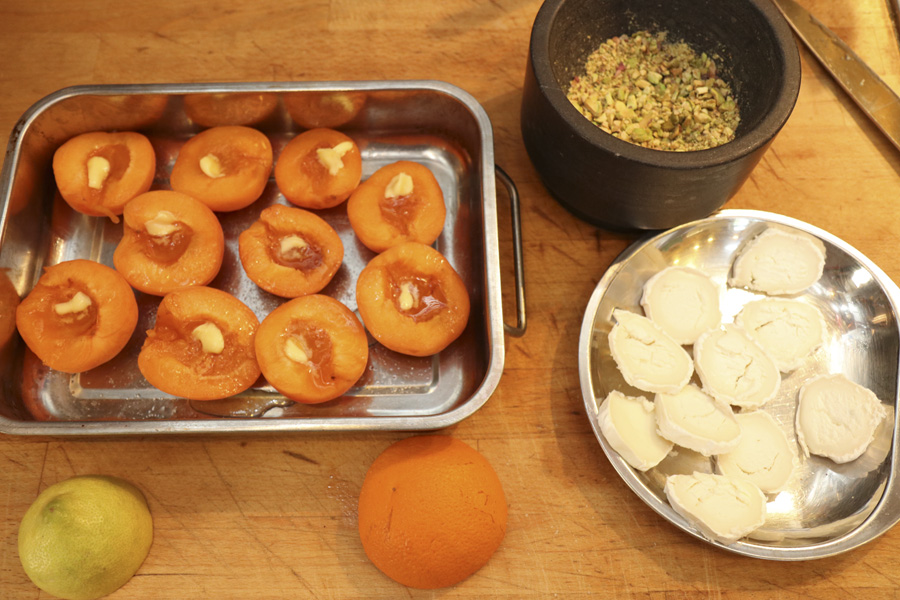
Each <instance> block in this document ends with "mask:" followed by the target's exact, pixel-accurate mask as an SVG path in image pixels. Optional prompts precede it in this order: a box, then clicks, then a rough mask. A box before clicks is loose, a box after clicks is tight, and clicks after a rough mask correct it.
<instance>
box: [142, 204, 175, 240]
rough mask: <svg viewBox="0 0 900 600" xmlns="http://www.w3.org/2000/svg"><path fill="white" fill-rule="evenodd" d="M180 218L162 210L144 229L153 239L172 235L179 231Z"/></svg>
mask: <svg viewBox="0 0 900 600" xmlns="http://www.w3.org/2000/svg"><path fill="white" fill-rule="evenodd" d="M177 221H178V217H176V216H175V215H174V214H173V213H172V212H170V211H168V210H161V211H159V212H157V213H156V216H155V217H153V218H152V219H150V220H149V221H147V222H145V223H144V229H146V230H147V233H148V234H150V235H151V236H153V237H164V236H167V235H171V234H172V233H174V232H175V230H176V229H178V225H176V223H177Z"/></svg>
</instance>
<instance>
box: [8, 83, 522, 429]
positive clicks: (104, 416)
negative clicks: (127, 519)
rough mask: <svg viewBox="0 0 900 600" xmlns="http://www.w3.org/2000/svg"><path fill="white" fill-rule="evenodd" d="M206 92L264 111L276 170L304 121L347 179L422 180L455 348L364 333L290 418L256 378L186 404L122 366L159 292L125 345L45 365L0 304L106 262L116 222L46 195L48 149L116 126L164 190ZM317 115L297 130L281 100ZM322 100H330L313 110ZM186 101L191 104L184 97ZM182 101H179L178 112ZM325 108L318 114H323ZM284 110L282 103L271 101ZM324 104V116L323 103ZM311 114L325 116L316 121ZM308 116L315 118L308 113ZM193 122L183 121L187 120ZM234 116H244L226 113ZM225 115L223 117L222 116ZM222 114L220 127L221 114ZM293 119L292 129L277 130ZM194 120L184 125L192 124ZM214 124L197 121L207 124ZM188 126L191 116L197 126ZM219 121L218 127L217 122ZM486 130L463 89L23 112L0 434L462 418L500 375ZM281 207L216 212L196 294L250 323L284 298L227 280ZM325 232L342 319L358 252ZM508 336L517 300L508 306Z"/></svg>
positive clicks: (263, 126) (345, 231)
mask: <svg viewBox="0 0 900 600" xmlns="http://www.w3.org/2000/svg"><path fill="white" fill-rule="evenodd" d="M200 95H213V96H212V97H213V98H214V99H219V100H223V99H224V100H227V101H229V102H231V104H230V106H232V107H234V106H237V107H239V108H240V107H242V106H244V104H242V103H245V104H246V105H247V106H250V107H252V106H255V105H258V104H259V103H258V102H257V101H258V100H259V99H261V98H266V99H268V100H272V101H273V102H272V105H273V108H272V110H271V112H269V113H268V115H267V116H265V117H264V118H262V120H259V121H257V122H255V123H253V124H252V125H251V126H253V127H255V128H257V129H259V130H260V131H262V132H263V133H265V134H266V135H267V136H268V137H269V139H270V140H271V141H272V145H273V149H274V151H275V160H276V162H277V159H278V154H279V152H280V150H281V149H282V148H283V147H284V145H285V144H286V143H287V142H288V141H289V140H290V139H291V138H292V137H293V136H294V135H296V134H297V133H298V132H300V131H302V130H304V129H305V128H309V127H314V126H328V127H334V128H337V129H340V130H341V131H343V132H345V133H346V134H348V135H349V136H351V137H352V138H353V139H354V140H355V141H356V142H357V144H358V145H359V147H360V150H361V153H362V160H363V179H365V178H366V177H368V176H369V175H371V174H372V172H374V171H375V170H376V169H378V168H379V167H381V166H383V165H385V164H388V163H391V162H394V161H397V160H413V161H416V162H420V163H423V164H425V165H426V166H428V167H429V168H430V169H431V171H432V172H433V173H434V174H435V176H436V177H437V180H438V182H439V183H440V186H441V189H442V190H443V193H444V197H445V202H446V204H447V220H446V224H445V226H444V230H443V232H442V234H441V236H440V237H439V238H438V240H437V241H436V242H435V247H436V248H437V249H438V250H439V251H441V252H442V253H443V254H444V255H445V256H446V257H447V258H448V260H449V261H450V263H451V264H452V265H453V266H454V268H455V269H456V270H457V271H458V272H459V273H460V275H461V276H462V278H463V280H464V281H465V283H466V286H467V289H468V291H469V295H470V298H471V301H472V302H471V304H472V310H471V316H470V319H469V323H468V326H467V328H466V330H465V331H464V332H463V334H462V336H461V337H460V338H459V339H458V340H456V341H455V342H454V343H453V344H451V345H450V346H449V347H448V348H447V349H446V350H444V351H442V352H441V353H439V354H438V355H435V356H434V357H426V358H416V357H409V356H404V355H401V354H397V353H394V352H392V351H390V350H387V349H386V348H384V347H382V346H381V345H380V344H377V343H376V342H374V340H373V339H372V338H371V336H370V338H369V339H370V346H369V350H370V356H369V364H368V366H367V369H366V372H365V373H364V374H363V376H362V378H361V379H360V380H359V382H358V383H357V384H356V386H355V387H353V388H352V389H351V390H350V391H349V392H348V393H347V394H346V395H344V396H343V397H341V398H338V399H336V400H333V401H331V402H328V403H325V404H321V405H316V406H307V405H303V404H296V403H294V402H291V401H289V400H287V399H285V398H284V397H283V396H281V395H280V394H278V393H277V392H276V391H275V390H274V389H273V388H272V387H271V386H269V385H268V384H267V382H265V380H264V379H262V378H261V379H260V381H258V382H257V384H256V385H255V386H253V387H252V388H250V389H249V390H248V391H246V392H244V393H242V394H240V395H238V396H235V397H232V398H228V399H225V400H217V401H207V402H196V401H189V400H186V399H183V398H176V397H173V396H169V395H167V394H164V393H163V392H160V391H159V390H157V389H155V388H153V387H152V386H150V385H149V384H148V383H147V381H146V380H145V379H144V378H143V376H141V374H140V371H139V370H138V368H137V354H138V352H139V350H140V347H141V345H142V343H143V340H144V337H145V332H146V330H147V329H150V328H151V327H152V326H153V323H154V322H155V314H156V308H157V306H158V303H159V300H160V299H159V298H158V297H154V296H149V295H145V294H142V293H139V292H138V293H137V300H138V306H139V310H140V318H139V322H138V326H137V328H136V330H135V333H134V335H133V336H132V338H131V340H130V342H129V344H128V345H127V346H126V348H125V349H124V350H123V351H122V352H121V353H120V354H119V355H118V356H117V357H116V358H114V359H113V360H111V361H110V362H108V363H106V364H105V365H101V366H99V367H97V368H95V369H93V370H91V371H88V372H85V373H82V374H79V375H67V374H64V373H60V372H57V371H53V370H51V369H48V368H47V367H45V366H44V365H43V364H42V363H41V362H40V360H38V359H37V358H36V357H35V356H34V355H33V354H32V353H31V351H30V350H28V349H27V348H26V347H25V344H24V343H23V342H22V340H21V338H20V337H19V336H18V334H17V333H16V332H15V318H14V315H15V306H16V304H17V303H18V300H19V298H21V297H24V296H25V295H26V294H27V293H28V292H29V290H30V289H31V288H32V286H33V285H34V283H35V282H36V281H37V279H38V277H39V276H40V274H41V272H42V269H43V268H44V267H45V266H49V265H53V264H56V263H59V262H62V261H66V260H71V259H76V258H88V259H92V260H96V261H99V262H102V263H104V264H107V265H109V266H112V254H113V251H114V250H115V247H116V244H117V243H118V241H119V240H120V238H121V235H122V233H121V232H122V229H121V228H122V225H121V224H115V223H113V222H112V221H111V220H110V219H107V218H98V217H88V216H85V215H82V214H80V213H77V212H75V211H73V210H72V209H70V208H69V207H68V205H67V204H66V203H65V202H64V201H62V199H61V198H59V196H58V193H57V191H56V186H55V183H54V179H53V173H52V169H51V167H50V165H51V160H52V156H53V152H54V151H55V150H56V148H58V147H59V145H60V144H62V143H63V142H65V141H66V140H67V139H69V138H71V137H72V136H74V135H77V134H80V133H83V132H87V131H95V130H133V131H140V132H142V133H144V134H145V135H147V136H148V137H149V138H150V140H151V142H152V143H153V145H154V148H155V150H156V154H157V173H156V179H155V181H154V184H153V188H152V189H168V175H169V173H170V171H171V168H172V165H173V164H174V161H175V158H176V157H177V155H178V151H179V149H180V147H181V145H182V144H183V143H184V142H185V141H186V140H187V139H189V138H190V137H191V136H192V135H194V134H195V133H197V132H199V131H201V130H202V129H204V128H205V127H204V126H201V125H198V124H197V123H196V122H194V121H193V120H191V118H189V116H188V112H187V110H186V104H185V99H186V98H189V97H191V96H195V97H199V96H200ZM314 97H315V98H318V99H319V100H320V102H319V106H320V108H321V107H324V109H322V110H317V111H316V112H314V113H309V114H307V113H306V112H304V113H303V114H302V115H301V117H299V118H297V117H296V115H297V114H298V113H297V112H296V111H295V112H294V113H293V114H292V112H291V110H290V108H291V107H292V106H296V105H297V103H298V100H299V101H300V102H301V103H302V102H303V101H305V100H309V99H312V98H314ZM322 98H327V99H330V100H327V101H322ZM193 99H196V98H193ZM193 99H192V100H193ZM328 102H331V104H330V105H329V104H328ZM289 103H292V104H289ZM328 106H332V109H328ZM326 109H327V110H326ZM323 111H324V112H323ZM195 114H196V113H195ZM236 114H237V116H238V117H241V118H243V117H244V116H246V114H247V111H246V110H245V111H244V112H241V110H237V113H236ZM228 115H230V116H229V117H228V119H233V118H235V111H233V110H230V111H228ZM223 116H225V115H223ZM292 117H294V118H292ZM195 118H196V117H195ZM210 118H212V119H213V120H214V121H215V119H216V118H218V117H217V116H215V115H213V116H212V117H210V116H209V115H205V116H203V122H204V125H206V126H209V125H214V124H217V123H216V122H213V123H209V122H208V120H209V119H210ZM198 120H200V119H199V118H198ZM232 123H233V120H232V121H230V122H226V121H225V120H223V122H222V123H221V124H232ZM497 175H498V176H499V178H500V180H501V182H502V183H503V184H504V185H505V186H506V187H507V190H508V195H509V199H510V206H511V208H512V212H513V219H512V224H513V228H514V230H513V243H514V245H515V248H514V251H515V258H516V261H517V262H516V264H515V269H516V271H515V275H516V299H517V301H522V300H524V291H523V285H524V282H523V281H522V278H521V273H522V267H521V260H520V259H521V238H520V233H519V230H518V227H519V220H518V196H517V194H516V192H515V187H514V186H513V185H512V182H511V181H509V178H508V177H507V176H506V175H505V174H504V173H502V171H499V170H498V173H497ZM495 192H496V188H495V166H494V150H493V134H492V130H491V124H490V121H489V119H488V116H487V114H486V113H485V111H484V109H483V108H482V107H481V105H480V104H478V102H477V101H476V100H475V99H474V98H472V96H470V95H469V94H467V93H466V92H464V91H463V90H461V89H459V88H457V87H455V86H453V85H450V84H447V83H443V82H436V81H390V82H385V81H371V82H366V81H361V82H304V83H228V84H174V85H119V86H80V87H73V88H67V89H63V90H60V91H58V92H56V93H54V94H51V95H50V96H47V97H46V98H44V99H43V100H41V101H39V102H38V103H37V104H35V105H34V106H33V107H32V108H31V109H29V110H28V111H27V112H26V113H25V114H24V115H23V116H22V118H21V119H20V120H19V122H18V123H17V124H16V126H15V128H14V130H13V132H12V135H11V137H10V142H9V146H8V149H7V153H6V158H5V162H4V165H3V171H2V178H0V199H2V212H0V232H2V238H0V273H2V274H3V277H0V335H2V337H0V381H2V383H0V432H2V433H7V434H40V435H68V434H76V435H110V434H162V433H220V432H262V431H281V432H287V431H333V430H431V429H439V428H443V427H447V426H449V425H452V424H454V423H457V422H459V421H461V420H462V419H464V418H466V417H468V416H470V415H471V414H473V413H474V412H475V411H476V410H478V409H479V408H480V407H481V406H482V405H483V404H484V403H485V402H486V401H487V399H488V398H489V397H490V395H491V394H492V393H493V391H494V390H495V388H496V387H497V385H498V383H499V380H500V376H501V374H502V372H503V362H504V323H503V315H502V301H501V288H500V267H499V248H498V231H497V228H498V224H497V212H496V210H497V206H496V193H495ZM275 203H281V204H289V203H288V202H287V201H286V200H285V198H284V197H283V196H282V195H281V194H280V193H279V192H278V188H277V187H276V185H275V182H274V176H273V177H271V178H270V181H269V184H268V185H267V187H266V189H265V191H264V192H263V195H262V197H261V198H260V199H259V200H258V201H256V202H255V203H254V204H252V205H251V206H250V207H248V208H246V209H243V210H240V211H236V212H233V213H220V214H219V217H220V221H221V223H222V226H223V230H224V232H225V238H226V249H225V259H224V261H223V266H222V270H221V272H220V273H219V275H218V276H217V277H216V279H215V280H214V281H213V282H212V283H211V284H210V285H212V286H213V287H217V288H219V289H223V290H225V291H228V292H231V293H232V294H234V295H235V296H237V297H238V298H239V299H241V300H242V301H244V302H245V303H246V304H247V305H248V306H249V307H250V308H251V309H253V310H254V312H255V313H256V315H257V316H258V317H259V319H260V320H262V319H263V318H264V317H265V316H266V315H267V314H268V313H269V312H270V311H271V310H272V309H273V308H274V307H276V306H277V305H279V304H280V303H281V302H283V301H284V300H283V299H281V298H278V297H276V296H273V295H271V294H268V293H267V292H264V291H262V290H260V289H259V288H258V287H257V286H256V285H255V284H254V283H253V282H251V281H250V280H249V279H248V278H247V277H246V275H245V274H244V272H243V269H242V267H241V264H240V260H239V258H238V253H237V237H238V235H239V234H240V232H241V231H243V230H244V229H245V228H247V227H248V226H249V225H250V224H251V223H252V222H253V221H255V220H256V218H257V217H258V215H259V213H260V212H261V211H262V209H263V208H265V207H266V206H269V205H271V204H275ZM317 214H319V215H320V216H322V217H323V218H325V220H326V221H328V222H329V223H330V224H331V225H332V226H333V227H334V228H335V229H336V230H337V232H338V234H339V236H340V237H341V240H342V242H343V244H344V250H345V256H344V262H343V265H342V266H341V269H340V270H339V271H338V273H337V275H336V276H335V278H334V280H333V281H332V282H331V283H330V284H329V285H328V286H327V287H326V288H325V289H324V290H323V291H322V293H324V294H328V295H330V296H332V297H334V298H336V299H338V300H340V301H341V302H343V303H344V304H346V305H347V306H348V307H349V308H350V309H351V310H354V311H355V310H356V299H355V285H356V278H357V275H358V274H359V272H360V271H361V270H362V268H363V267H364V266H365V264H366V263H367V262H368V260H369V259H371V258H372V257H373V256H374V254H373V253H372V252H371V251H369V250H368V249H367V248H365V247H364V246H362V244H360V243H359V242H358V241H357V240H356V238H355V236H354V234H353V231H352V229H351V228H350V225H349V222H348V220H347V213H346V208H345V205H343V204H342V205H340V206H338V207H336V208H333V209H328V210H323V211H317ZM517 312H518V323H517V325H516V326H507V327H506V331H507V333H510V334H511V335H521V334H522V333H523V332H524V326H525V322H524V319H525V313H524V303H523V302H520V303H517Z"/></svg>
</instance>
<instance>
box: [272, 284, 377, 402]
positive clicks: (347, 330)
mask: <svg viewBox="0 0 900 600" xmlns="http://www.w3.org/2000/svg"><path fill="white" fill-rule="evenodd" d="M256 356H257V359H258V360H259V366H260V369H262V373H263V375H264V376H265V378H266V379H267V380H268V382H269V383H271V384H272V387H274V388H275V389H276V390H278V391H279V392H280V393H282V394H284V395H285V396H286V397H288V398H290V399H292V400H295V401H297V402H302V403H305V404H318V403H321V402H327V401H328V400H333V399H335V398H337V397H339V396H341V395H343V394H344V393H345V392H346V391H347V390H349V389H350V388H351V387H353V384H354V383H356V381H357V380H358V379H359V378H360V376H362V374H363V373H364V372H365V370H366V364H367V362H368V360H369V345H368V340H367V338H366V331H365V329H364V328H363V326H362V323H360V322H359V319H357V318H356V315H354V314H353V313H352V312H351V311H350V309H349V308H347V307H346V306H344V305H343V304H341V303H340V302H339V301H337V300H335V299H334V298H331V297H329V296H323V295H320V294H313V295H310V296H302V297H300V298H295V299H293V300H290V301H288V302H285V303H284V304H282V305H281V306H279V307H278V308H276V309H275V310H273V311H272V312H271V313H269V315H268V316H267V317H266V318H265V319H263V322H262V324H261V325H260V326H259V331H258V332H257V334H256Z"/></svg>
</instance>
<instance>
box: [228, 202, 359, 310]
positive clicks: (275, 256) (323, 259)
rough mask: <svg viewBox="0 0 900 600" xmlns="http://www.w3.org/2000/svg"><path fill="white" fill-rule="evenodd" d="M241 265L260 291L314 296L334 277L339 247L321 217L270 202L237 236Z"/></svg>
mask: <svg viewBox="0 0 900 600" xmlns="http://www.w3.org/2000/svg"><path fill="white" fill-rule="evenodd" d="M238 248H239V252H240V256H241V264H242V265H243V266H244V271H245V272H246V273H247V276H248V277H249V278H250V279H251V280H252V281H253V282H254V283H256V285H258V286H259V287H261V288H262V289H264V290H266V291H267V292H270V293H272V294H275V295H277V296H282V297H285V298H296V297H297V296H304V295H307V294H315V293H318V292H319V291H321V290H322V288H324V287H325V286H326V285H328V282H329V281H331V279H332V278H333V277H334V275H335V273H337V271H338V269H340V267H341V262H342V261H343V260H344V245H343V244H342V243H341V238H340V237H339V236H338V234H337V232H336V231H335V230H334V229H333V228H332V227H331V225H329V224H328V223H327V222H326V221H325V220H324V219H322V218H321V217H319V216H318V215H315V214H313V213H311V212H309V211H306V210H303V209H301V208H295V207H292V206H283V205H281V204H276V205H274V206H270V207H268V208H266V209H265V210H263V211H262V213H261V214H260V216H259V219H258V220H257V221H256V222H255V223H253V224H252V225H251V226H250V227H249V228H248V229H246V230H245V231H243V232H242V233H241V235H240V236H239V238H238Z"/></svg>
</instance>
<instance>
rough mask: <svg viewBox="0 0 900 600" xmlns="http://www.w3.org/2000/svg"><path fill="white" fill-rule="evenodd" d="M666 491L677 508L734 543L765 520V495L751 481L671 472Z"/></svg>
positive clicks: (708, 534)
mask: <svg viewBox="0 0 900 600" xmlns="http://www.w3.org/2000/svg"><path fill="white" fill-rule="evenodd" d="M665 492H666V498H668V500H669V504H671V505H672V508H674V509H675V512H677V513H678V514H680V515H681V516H682V517H684V518H685V519H687V520H688V521H689V522H691V523H692V524H693V525H694V526H696V527H697V529H699V530H700V533H702V534H703V535H704V536H706V537H707V538H709V539H711V540H715V541H719V542H722V543H723V544H733V543H734V542H736V541H738V540H739V539H741V538H742V537H744V536H746V535H747V534H749V533H752V532H753V531H754V530H755V529H758V528H759V527H761V526H762V525H763V523H765V522H766V497H765V495H764V494H763V493H762V492H761V491H760V489H759V488H758V487H756V486H755V485H754V484H752V483H751V482H749V481H745V480H742V479H732V478H730V477H726V476H724V475H710V474H708V473H694V474H693V475H670V476H669V477H667V478H666V485H665Z"/></svg>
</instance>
